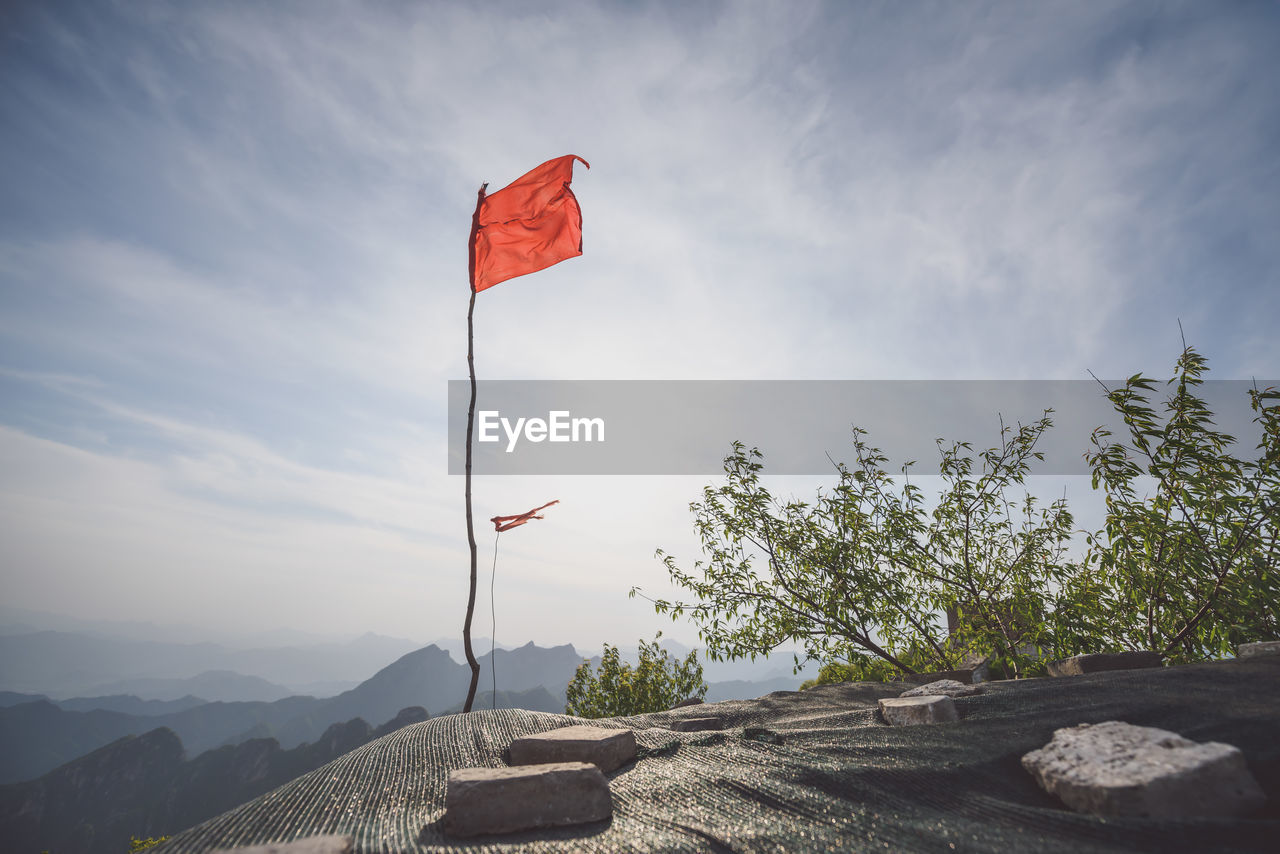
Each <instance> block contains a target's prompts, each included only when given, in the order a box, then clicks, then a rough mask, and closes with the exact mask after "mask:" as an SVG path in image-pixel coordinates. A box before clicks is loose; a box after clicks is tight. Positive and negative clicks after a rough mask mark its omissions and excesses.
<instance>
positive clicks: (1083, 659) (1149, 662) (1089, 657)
mask: <svg viewBox="0 0 1280 854" xmlns="http://www.w3.org/2000/svg"><path fill="white" fill-rule="evenodd" d="M1161 666H1162V664H1161V661H1160V653H1158V652H1149V651H1147V650H1142V651H1140V652H1099V653H1091V654H1086V655H1073V656H1071V658H1063V659H1059V660H1058V661H1051V662H1049V664H1048V666H1047V669H1048V671H1049V675H1050V676H1083V675H1084V674H1086V673H1099V672H1101V671H1103V670H1141V669H1143V668H1146V667H1161Z"/></svg>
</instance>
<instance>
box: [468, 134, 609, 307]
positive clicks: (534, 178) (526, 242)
mask: <svg viewBox="0 0 1280 854" xmlns="http://www.w3.org/2000/svg"><path fill="white" fill-rule="evenodd" d="M575 160H582V158H581V157H579V156H578V155H576V154H566V155H565V156H564V157H557V158H555V159H554V160H548V161H547V162H546V163H543V164H542V165H541V166H539V167H537V168H536V169H533V170H531V171H529V172H526V173H525V174H524V175H521V176H520V177H519V178H517V179H516V180H515V181H513V182H512V183H511V184H509V185H507V186H506V187H503V188H502V189H501V190H499V191H498V192H496V193H494V194H493V195H492V196H486V197H485V199H484V201H483V202H481V203H480V206H479V209H478V211H477V215H476V219H475V222H474V224H473V226H472V233H471V253H472V254H471V258H472V264H473V266H472V271H471V285H472V287H473V288H474V289H475V290H476V291H477V292H479V291H483V290H484V289H485V288H491V287H493V286H494V285H496V284H498V283H499V282H505V281H506V280H507V279H514V278H515V277H516V276H523V275H525V274H526V273H536V272H537V271H538V270H543V269H546V268H547V267H550V266H551V265H552V264H558V263H560V262H561V261H563V260H565V259H566V258H573V257H576V256H578V255H581V254H582V209H581V208H579V207H578V200H577V199H576V198H575V197H574V195H573V191H572V190H570V189H569V182H570V181H572V180H573V161H575ZM582 165H583V166H586V167H587V168H588V169H590V168H591V164H589V163H587V161H585V160H582Z"/></svg>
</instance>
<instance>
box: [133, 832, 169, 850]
mask: <svg viewBox="0 0 1280 854" xmlns="http://www.w3.org/2000/svg"><path fill="white" fill-rule="evenodd" d="M168 838H169V837H167V836H161V837H160V838H159V839H154V838H152V837H150V836H148V837H147V838H146V839H139V838H138V837H136V836H130V837H129V854H133V852H135V851H143V850H145V849H147V848H151V847H154V846H156V845H159V844H160V843H161V842H164V841H165V840H166V839H168Z"/></svg>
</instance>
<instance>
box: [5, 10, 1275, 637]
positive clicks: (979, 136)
mask: <svg viewBox="0 0 1280 854" xmlns="http://www.w3.org/2000/svg"><path fill="white" fill-rule="evenodd" d="M1277 57H1280V9H1278V8H1277V7H1276V6H1275V5H1274V4H1271V3H1262V2H1257V3H1247V2H1240V3H1232V2H1224V3H1199V2H1188V3H1110V2H1093V3H1071V2H1064V3H1054V2H1043V3H1034V4H1027V3H1018V2H1010V3H979V2H964V3H958V2H957V3H936V4H934V3H923V2H922V3H909V4H901V3H887V2H886V3H872V2H830V3H818V2H785V3H759V2H724V3H716V2H700V3H693V4H690V3H683V2H669V3H663V2H625V3H623V2H563V3H560V2H557V3H546V4H538V3H528V2H523V3H514V2H494V3H485V4H460V3H432V2H421V3H416V2H415V3H410V2H349V3H345V2H321V3H315V2H276V3H268V4H263V3H250V2H235V1H234V0H232V2H219V3H189V2H163V1H162V0H157V2H147V3H136V2H110V0H93V2H60V3H56V4H52V3H36V2H13V3H7V4H5V5H4V9H3V11H0V542H3V547H2V549H0V584H2V585H3V590H2V595H3V600H4V602H5V604H6V605H9V606H16V607H22V608H28V609H33V610H38V611H49V612H54V613H58V614H66V615H71V616H75V617H82V618H86V619H118V620H150V621H156V622H162V623H175V624H189V625H191V626H194V627H200V628H203V629H208V630H210V631H212V630H214V629H217V630H218V631H224V632H227V631H229V632H243V633H254V632H263V631H269V630H274V629H278V628H281V627H288V628H292V629H297V630H301V631H308V632H315V633H320V634H332V635H356V634H360V633H363V632H367V631H374V632H377V633H379V634H386V635H393V636H398V637H407V638H412V639H420V640H424V641H425V640H428V639H431V638H437V637H445V636H452V637H456V636H458V635H460V634H461V624H462V619H463V614H464V610H465V605H466V596H467V574H468V548H467V541H466V533H465V523H464V515H463V479H462V478H461V477H460V476H456V475H454V476H451V475H449V474H448V466H447V462H448V455H449V446H448V430H447V415H448V412H447V384H448V381H449V380H459V379H465V378H466V377H467V363H466V343H467V341H466V312H467V301H468V297H469V288H468V284H467V266H466V265H467V245H466V244H467V238H468V232H469V228H470V222H471V213H472V209H473V207H474V204H475V199H476V190H477V189H478V188H479V186H480V184H481V183H483V182H488V183H489V185H490V187H489V189H490V191H491V192H492V191H494V190H496V189H498V188H500V187H502V186H504V185H506V184H507V183H509V182H510V181H512V180H514V179H515V178H517V177H518V176H520V175H521V174H523V173H524V172H525V171H527V170H529V169H531V168H533V167H534V166H536V165H537V164H539V163H541V162H543V161H544V160H548V159H550V158H553V157H559V156H562V155H565V154H577V155H580V156H582V157H583V158H585V159H586V160H587V161H589V162H590V164H591V168H590V170H587V169H585V168H583V167H582V166H581V165H579V166H578V168H577V170H576V172H575V175H574V182H573V190H574V192H575V194H576V195H577V198H578V201H579V203H580V205H581V208H582V211H583V219H584V225H583V244H584V254H583V255H582V256H581V257H579V258H573V259H570V260H568V261H566V262H564V263H562V264H559V265H557V266H555V267H552V268H550V269H548V270H545V271H542V272H539V273H536V274H533V275H530V276H527V277H523V278H519V279H513V280H511V281H508V282H506V283H503V284H500V285H498V286H496V287H494V288H492V289H490V290H488V291H485V292H483V293H482V294H480V295H479V298H478V300H477V307H476V371H477V374H478V375H479V376H480V378H482V379H490V380H493V379H503V380H636V379H647V380H677V379H704V380H817V379H821V380H973V379H1009V380H1014V379H1016V380H1027V379H1031V380H1038V379H1043V380H1049V379H1053V380H1059V379H1088V377H1089V373H1090V372H1092V373H1093V374H1095V375H1097V376H1099V377H1112V378H1116V377H1126V376H1129V375H1131V374H1135V373H1138V372H1145V373H1147V374H1149V375H1153V376H1156V377H1160V378H1167V377H1168V376H1169V375H1170V373H1171V370H1172V368H1173V365H1174V362H1175V360H1176V358H1177V356H1178V355H1179V353H1180V352H1181V338H1180V332H1179V323H1181V328H1182V330H1183V332H1184V333H1185V335H1186V340H1187V342H1188V343H1190V344H1192V345H1193V346H1195V347H1196V348H1197V349H1198V350H1199V351H1200V352H1202V353H1204V354H1205V355H1207V356H1208V357H1209V360H1210V366H1211V369H1212V374H1211V376H1212V377H1213V378H1217V379H1249V378H1252V377H1258V378H1266V377H1270V378H1274V377H1280V344H1278V343H1277V336H1276V334H1275V329H1276V328H1280V324H1278V323H1277V321H1278V320H1280V241H1277V240H1276V239H1275V237H1276V234H1278V233H1280V100H1277V99H1276V98H1275V80H1276V79H1278V78H1280V59H1277ZM1022 415H1023V416H1024V417H1025V418H1026V419H1030V418H1032V417H1034V416H1036V415H1038V413H1025V414H1022ZM671 417H672V418H673V419H680V420H682V421H684V422H686V423H688V424H689V425H690V429H691V430H696V428H697V424H698V420H699V418H698V413H697V412H696V411H683V412H673V413H671ZM814 417H815V418H821V417H822V413H821V412H816V413H814ZM992 427H993V429H992V433H991V435H990V436H985V437H984V436H951V437H947V438H949V439H968V440H970V441H973V442H975V443H976V444H978V445H979V446H981V447H985V446H988V445H989V444H993V443H994V442H995V440H996V438H997V435H996V425H995V421H994V414H993V425H992ZM742 432H743V435H740V436H730V435H726V436H723V437H719V438H720V439H722V441H723V445H724V447H725V450H726V452H727V450H728V447H729V444H730V442H732V441H733V440H734V439H742V440H744V441H746V442H748V443H750V440H751V437H750V425H743V431H742ZM712 438H713V439H715V438H717V437H712ZM871 439H872V440H873V441H874V439H875V437H874V436H873V437H871ZM1083 440H1084V437H1082V442H1083ZM833 450H835V451H836V452H837V453H838V452H839V449H833ZM634 453H635V454H636V455H640V456H643V455H644V454H645V453H646V449H645V447H643V446H638V447H636V448H634ZM766 463H767V456H766ZM1071 480H1072V482H1071V483H1068V484H1066V485H1065V486H1063V485H1060V484H1057V483H1055V484H1049V485H1048V486H1044V487H1043V488H1044V489H1046V490H1047V491H1048V492H1053V491H1054V490H1061V489H1067V490H1068V492H1069V493H1070V495H1071V498H1072V500H1073V501H1075V500H1077V499H1078V501H1079V503H1080V506H1081V507H1082V508H1083V507H1084V506H1085V505H1087V504H1088V502H1089V501H1094V502H1095V503H1096V501H1097V496H1096V495H1093V494H1091V493H1090V490H1089V488H1088V483H1087V479H1085V478H1075V479H1071ZM825 482H829V479H825V480H824V479H821V478H816V479H815V478H809V479H805V478H793V479H790V480H785V481H782V482H780V483H779V485H778V487H777V488H778V489H780V490H784V491H785V490H786V489H794V490H795V494H797V495H800V496H804V495H806V494H809V493H811V492H812V489H813V488H814V486H815V485H817V484H819V483H825ZM709 483H715V479H714V478H708V477H698V476H670V477H667V476H604V475H598V476H592V475H579V476H572V477H571V476H556V475H539V476H523V477H519V476H486V477H477V478H476V480H475V485H474V489H475V507H476V511H475V512H476V517H477V519H479V520H481V526H480V527H479V528H478V540H479V544H480V545H479V549H480V551H479V563H480V593H479V602H478V605H477V611H476V629H475V631H476V634H477V635H479V634H486V635H487V634H488V633H489V629H490V626H491V623H490V611H489V595H488V594H489V592H490V591H489V586H490V585H489V584H488V582H489V580H490V579H489V570H490V569H491V566H492V564H493V560H494V550H493V546H494V535H493V532H492V531H491V530H488V523H487V522H485V521H484V520H487V519H488V518H489V517H490V516H493V515H508V514H514V513H520V512H524V511H525V510H528V509H529V508H531V507H535V506H538V505H540V504H543V503H545V502H547V501H549V500H551V499H559V501H560V504H558V505H556V506H554V507H552V508H550V509H549V510H548V511H546V518H545V519H544V520H542V521H540V522H535V523H532V524H529V525H525V526H524V527H522V528H519V529H516V530H514V531H511V532H509V533H507V534H504V535H502V539H501V541H500V551H499V554H498V561H497V577H496V582H495V583H494V584H493V599H494V604H495V609H496V633H497V638H498V640H499V642H502V643H505V644H508V645H516V644H519V643H523V642H525V641H527V640H533V641H535V642H537V643H539V644H543V645H547V644H560V643H574V644H575V645H577V646H578V647H579V648H583V647H588V648H590V647H594V648H599V646H600V644H602V643H614V644H633V643H634V642H635V640H636V639H637V638H641V637H643V638H651V637H652V636H653V635H654V633H655V632H656V631H658V630H662V631H664V632H665V633H666V636H667V637H670V638H675V639H677V640H680V641H682V642H685V643H690V644H692V643H694V642H696V629H695V628H694V627H692V626H691V625H689V624H688V623H685V622H679V623H674V624H673V623H672V622H671V621H670V620H668V619H667V618H665V617H658V616H656V615H655V614H654V613H653V611H652V609H651V608H650V607H649V606H648V604H647V603H645V602H644V601H642V600H640V599H630V598H628V596H627V592H628V590H630V588H631V587H633V586H637V585H639V586H641V587H642V588H644V590H645V591H646V592H648V593H651V594H653V595H668V594H670V593H671V590H670V587H669V586H668V582H667V575H666V571H665V570H664V569H663V567H662V565H661V563H660V562H659V561H658V560H657V559H655V557H654V550H655V549H657V548H662V549H664V550H666V551H668V552H671V553H673V554H675V555H676V556H677V557H678V558H679V559H680V561H681V564H682V565H683V566H686V567H687V566H688V565H689V564H690V563H691V562H692V560H693V559H694V558H696V557H697V556H698V549H697V541H696V539H695V537H694V533H693V530H692V525H691V519H690V517H689V512H688V505H689V502H690V501H693V500H696V499H697V498H698V497H699V495H700V493H701V490H702V488H703V487H704V486H705V485H707V484H709ZM1036 488H1037V489H1040V488H1041V487H1040V486H1037V487H1036ZM1073 506H1074V505H1073ZM1082 515H1084V516H1085V517H1086V518H1087V517H1088V514H1087V513H1083V514H1082Z"/></svg>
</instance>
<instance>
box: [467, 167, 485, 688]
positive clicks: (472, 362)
mask: <svg viewBox="0 0 1280 854" xmlns="http://www.w3.org/2000/svg"><path fill="white" fill-rule="evenodd" d="M488 187H489V185H488V184H487V183H486V184H481V185H480V191H479V192H478V193H476V211H475V213H474V214H472V215H471V240H470V242H469V243H468V244H467V273H468V278H470V280H471V303H470V304H469V305H468V306H467V370H468V372H469V373H470V374H471V403H470V404H468V405H467V466H466V499H467V545H468V546H470V548H471V590H470V592H469V593H468V594H467V619H466V622H464V623H463V624H462V648H463V649H464V650H465V651H466V654H467V665H468V666H470V668H471V687H470V688H468V689H467V702H466V705H464V706H463V707H462V711H464V712H469V711H471V703H472V701H473V700H475V698H476V686H477V685H478V684H479V683H480V662H478V661H476V654H475V652H474V651H473V650H472V649H471V616H472V614H474V613H475V610H476V526H475V521H474V519H473V518H472V516H471V436H472V432H473V431H474V429H475V419H476V354H475V319H474V318H475V313H476V234H477V233H478V232H479V231H480V206H481V205H483V204H484V191H485V190H486V189H487V188H488Z"/></svg>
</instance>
